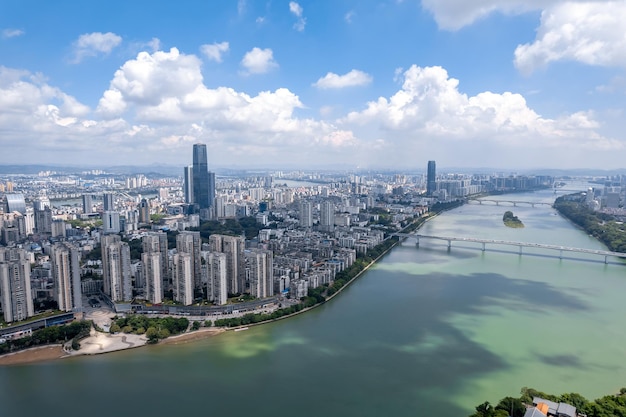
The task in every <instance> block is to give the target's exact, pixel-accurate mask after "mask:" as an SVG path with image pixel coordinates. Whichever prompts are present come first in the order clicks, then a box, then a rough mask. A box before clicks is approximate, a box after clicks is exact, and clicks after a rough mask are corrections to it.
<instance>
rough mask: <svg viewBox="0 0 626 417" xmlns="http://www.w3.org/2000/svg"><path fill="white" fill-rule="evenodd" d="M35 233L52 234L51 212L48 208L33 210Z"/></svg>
mask: <svg viewBox="0 0 626 417" xmlns="http://www.w3.org/2000/svg"><path fill="white" fill-rule="evenodd" d="M34 217H35V231H36V232H37V233H40V234H43V233H48V234H52V210H51V209H50V207H45V206H44V207H43V209H41V210H38V209H35V213H34Z"/></svg>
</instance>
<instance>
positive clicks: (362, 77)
mask: <svg viewBox="0 0 626 417" xmlns="http://www.w3.org/2000/svg"><path fill="white" fill-rule="evenodd" d="M371 82H372V77H371V76H370V75H369V74H367V73H365V72H363V71H359V70H355V69H353V70H352V71H350V72H348V73H347V74H344V75H338V74H335V73H333V72H329V73H327V74H326V75H325V76H323V77H322V78H320V79H319V80H317V82H316V83H314V84H313V86H315V87H317V88H321V89H329V88H345V87H354V86H361V85H367V84H369V83H371Z"/></svg>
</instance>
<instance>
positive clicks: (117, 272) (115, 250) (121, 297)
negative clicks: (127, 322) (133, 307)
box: [100, 235, 133, 301]
mask: <svg viewBox="0 0 626 417" xmlns="http://www.w3.org/2000/svg"><path fill="white" fill-rule="evenodd" d="M100 245H101V250H102V278H103V280H104V282H103V286H104V292H105V293H106V294H107V295H109V296H110V297H111V299H112V300H113V301H130V300H132V298H133V291H132V290H133V288H132V277H131V272H130V248H129V247H128V244H127V243H126V242H122V239H121V238H120V236H119V235H104V236H102V239H101V242H100Z"/></svg>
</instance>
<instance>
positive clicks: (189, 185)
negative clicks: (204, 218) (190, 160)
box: [183, 165, 194, 204]
mask: <svg viewBox="0 0 626 417" xmlns="http://www.w3.org/2000/svg"><path fill="white" fill-rule="evenodd" d="M183 180H184V184H183V191H184V192H185V203H187V204H193V201H194V200H193V165H189V166H186V167H185V171H184V178H183Z"/></svg>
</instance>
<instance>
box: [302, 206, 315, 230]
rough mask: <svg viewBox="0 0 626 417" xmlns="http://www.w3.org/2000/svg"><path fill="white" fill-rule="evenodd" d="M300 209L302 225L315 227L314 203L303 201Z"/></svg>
mask: <svg viewBox="0 0 626 417" xmlns="http://www.w3.org/2000/svg"><path fill="white" fill-rule="evenodd" d="M299 211H300V213H299V214H300V227H313V205H312V204H311V203H310V202H309V201H301V202H300V206H299Z"/></svg>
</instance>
